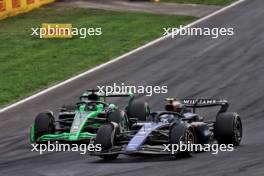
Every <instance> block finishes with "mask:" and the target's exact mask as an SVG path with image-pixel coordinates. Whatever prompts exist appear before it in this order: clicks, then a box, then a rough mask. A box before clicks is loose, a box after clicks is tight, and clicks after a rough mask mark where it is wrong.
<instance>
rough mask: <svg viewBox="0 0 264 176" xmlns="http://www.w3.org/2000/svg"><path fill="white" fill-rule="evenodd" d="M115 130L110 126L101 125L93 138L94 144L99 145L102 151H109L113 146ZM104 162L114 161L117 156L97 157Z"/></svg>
mask: <svg viewBox="0 0 264 176" xmlns="http://www.w3.org/2000/svg"><path fill="white" fill-rule="evenodd" d="M114 139H115V129H114V126H113V125H112V124H108V125H102V126H101V127H100V128H99V130H98V132H97V134H96V138H95V143H96V144H101V147H102V150H109V149H111V148H112V147H113V146H114ZM99 157H100V158H102V159H105V160H114V159H116V158H117V157H118V154H105V155H100V156H99Z"/></svg>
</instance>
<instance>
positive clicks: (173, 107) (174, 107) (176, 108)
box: [165, 98, 184, 113]
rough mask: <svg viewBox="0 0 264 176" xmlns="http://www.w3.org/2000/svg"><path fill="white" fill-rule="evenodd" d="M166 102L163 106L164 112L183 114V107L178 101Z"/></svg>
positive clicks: (171, 99) (170, 99)
mask: <svg viewBox="0 0 264 176" xmlns="http://www.w3.org/2000/svg"><path fill="white" fill-rule="evenodd" d="M166 101H167V104H166V105H165V110H166V111H172V112H177V113H182V112H183V109H184V105H183V104H182V103H181V102H180V101H177V100H176V99H174V98H167V99H166Z"/></svg>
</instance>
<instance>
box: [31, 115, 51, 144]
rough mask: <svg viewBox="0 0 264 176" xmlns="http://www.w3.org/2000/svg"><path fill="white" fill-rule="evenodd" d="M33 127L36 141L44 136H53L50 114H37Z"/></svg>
mask: <svg viewBox="0 0 264 176" xmlns="http://www.w3.org/2000/svg"><path fill="white" fill-rule="evenodd" d="M34 125H35V126H34V127H35V138H36V140H38V138H39V137H41V136H42V135H44V134H53V133H54V132H55V125H54V117H53V115H52V113H50V112H42V113H39V114H38V115H37V117H36V119H35V123H34ZM36 142H37V141H36Z"/></svg>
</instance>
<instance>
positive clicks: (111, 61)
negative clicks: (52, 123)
mask: <svg viewBox="0 0 264 176" xmlns="http://www.w3.org/2000/svg"><path fill="white" fill-rule="evenodd" d="M244 1H246V0H239V1H236V2H234V3H232V4H230V5H228V6H226V7H224V8H222V9H220V10H217V11H215V12H213V13H211V14H209V15H207V16H205V17H203V18H200V19H198V20H196V21H194V22H192V23H190V24H188V25H186V26H185V27H183V28H182V29H186V28H187V27H191V26H193V25H196V24H198V23H200V22H202V21H205V20H207V19H208V18H211V17H212V16H215V15H217V14H219V13H221V12H223V11H225V10H227V9H230V8H232V7H234V6H236V5H238V4H240V3H242V2H244ZM170 36H171V34H168V35H166V36H163V37H161V38H158V39H156V40H154V41H152V42H150V43H147V44H146V45H143V46H141V47H139V48H137V49H134V50H132V51H130V52H128V53H126V54H123V55H121V56H119V57H117V58H115V59H112V60H110V61H108V62H106V63H104V64H101V65H99V66H97V67H94V68H92V69H90V70H88V71H86V72H84V73H81V74H79V75H76V76H74V77H72V78H70V79H67V80H65V81H63V82H61V83H59V84H56V85H54V86H52V87H49V88H47V89H44V90H42V91H40V92H38V93H36V94H34V95H31V96H29V97H27V98H25V99H23V100H20V101H18V102H16V103H14V104H11V105H9V106H7V107H4V108H3V109H0V113H2V112H4V111H7V110H9V109H11V108H14V107H16V106H18V105H20V104H23V103H25V102H27V101H29V100H32V99H34V98H36V97H38V96H40V95H43V94H45V93H47V92H49V91H51V90H53V89H56V88H58V87H60V86H63V85H65V84H67V83H69V82H71V81H74V80H76V79H78V78H80V77H83V76H85V75H87V74H89V73H91V72H94V71H96V70H98V69H101V68H103V67H105V66H107V65H109V64H112V63H114V62H117V61H119V60H121V59H123V58H125V57H127V56H129V55H131V54H134V53H136V52H138V51H140V50H143V49H145V48H147V47H149V46H151V45H153V44H156V43H158V42H160V41H162V40H164V39H166V38H168V37H170Z"/></svg>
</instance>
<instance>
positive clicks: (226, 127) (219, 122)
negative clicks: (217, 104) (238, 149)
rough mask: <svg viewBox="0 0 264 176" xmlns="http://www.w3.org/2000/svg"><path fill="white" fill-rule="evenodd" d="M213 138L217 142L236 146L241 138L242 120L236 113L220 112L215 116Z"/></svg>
mask: <svg viewBox="0 0 264 176" xmlns="http://www.w3.org/2000/svg"><path fill="white" fill-rule="evenodd" d="M215 138H216V140H217V142H218V143H219V144H233V145H234V146H238V145H239V144H240V142H241V139H242V122H241V119H240V117H239V115H238V114H236V113H230V112H226V113H220V114H219V115H218V116H217V117H216V123H215Z"/></svg>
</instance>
